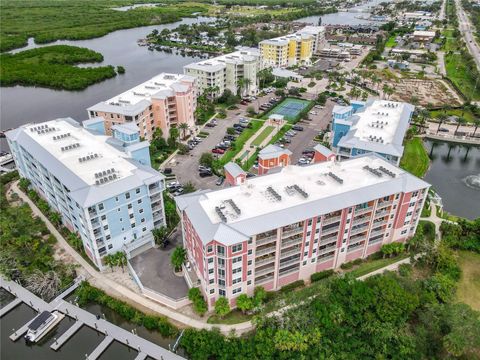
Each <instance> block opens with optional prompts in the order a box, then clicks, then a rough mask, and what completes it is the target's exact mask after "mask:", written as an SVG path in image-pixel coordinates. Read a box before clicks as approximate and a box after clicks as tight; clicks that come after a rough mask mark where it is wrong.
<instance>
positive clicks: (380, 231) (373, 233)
mask: <svg viewBox="0 0 480 360" xmlns="http://www.w3.org/2000/svg"><path fill="white" fill-rule="evenodd" d="M384 233H385V229H379V230H375V231H372V232H371V233H370V238H372V237H374V236H376V235H380V234H384Z"/></svg>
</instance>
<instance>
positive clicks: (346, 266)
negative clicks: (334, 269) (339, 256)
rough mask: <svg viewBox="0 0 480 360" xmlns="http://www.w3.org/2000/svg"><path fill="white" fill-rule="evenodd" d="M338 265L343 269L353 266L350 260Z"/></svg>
mask: <svg viewBox="0 0 480 360" xmlns="http://www.w3.org/2000/svg"><path fill="white" fill-rule="evenodd" d="M340 267H341V268H342V269H343V270H348V269H351V268H353V263H352V262H347V263H343V264H342V265H340Z"/></svg>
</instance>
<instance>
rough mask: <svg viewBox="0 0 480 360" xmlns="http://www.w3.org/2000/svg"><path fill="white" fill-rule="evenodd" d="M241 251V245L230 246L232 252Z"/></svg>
mask: <svg viewBox="0 0 480 360" xmlns="http://www.w3.org/2000/svg"><path fill="white" fill-rule="evenodd" d="M238 251H242V244H237V245H233V246H232V252H234V253H235V252H238Z"/></svg>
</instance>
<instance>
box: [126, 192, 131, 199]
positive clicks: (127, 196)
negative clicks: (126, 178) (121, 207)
mask: <svg viewBox="0 0 480 360" xmlns="http://www.w3.org/2000/svg"><path fill="white" fill-rule="evenodd" d="M125 199H127V200H128V199H130V193H129V192H127V193H125Z"/></svg>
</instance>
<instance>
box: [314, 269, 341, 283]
mask: <svg viewBox="0 0 480 360" xmlns="http://www.w3.org/2000/svg"><path fill="white" fill-rule="evenodd" d="M334 273H335V271H333V269H330V270H325V271H320V272H316V273H313V274H312V275H310V281H311V282H312V283H313V282H316V281H320V280H323V279H326V278H328V277H330V276H332V275H333V274H334Z"/></svg>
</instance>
